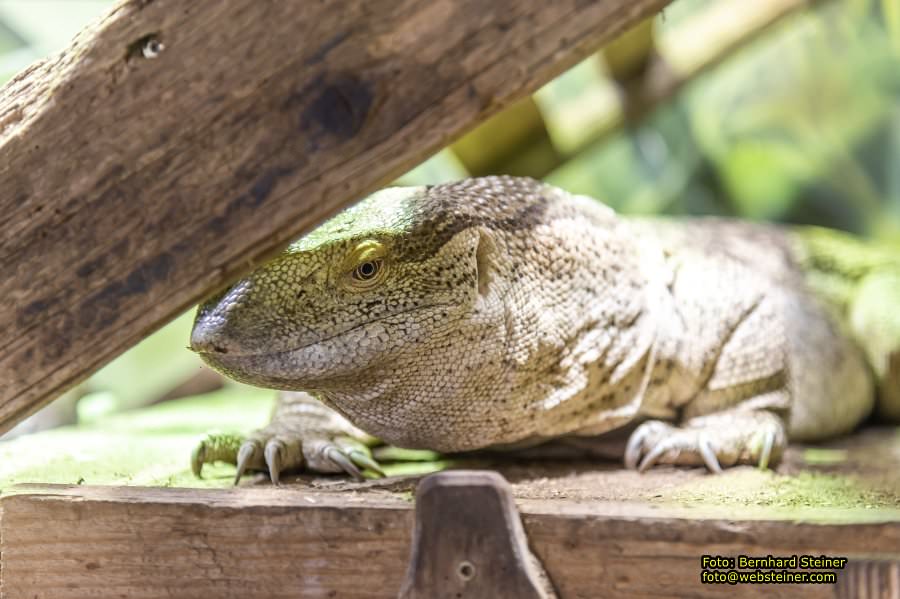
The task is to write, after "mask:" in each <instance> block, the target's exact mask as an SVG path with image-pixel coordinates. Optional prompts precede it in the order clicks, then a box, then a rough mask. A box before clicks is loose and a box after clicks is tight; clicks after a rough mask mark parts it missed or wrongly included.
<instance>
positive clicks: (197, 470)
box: [191, 433, 241, 478]
mask: <svg viewBox="0 0 900 599" xmlns="http://www.w3.org/2000/svg"><path fill="white" fill-rule="evenodd" d="M240 445H241V437H239V436H237V435H231V434H222V433H210V434H209V435H207V436H206V438H205V439H203V440H202V441H200V442H199V443H198V444H197V446H196V447H194V450H193V451H192V452H191V471H192V472H193V473H194V476H196V477H197V478H203V476H202V472H203V465H204V464H211V463H213V462H227V463H229V464H236V463H237V454H238V448H239V447H240Z"/></svg>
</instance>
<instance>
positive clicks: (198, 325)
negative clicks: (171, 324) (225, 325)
mask: <svg viewBox="0 0 900 599" xmlns="http://www.w3.org/2000/svg"><path fill="white" fill-rule="evenodd" d="M210 320H214V319H207V318H199V319H197V321H196V322H195V323H194V328H193V329H192V330H191V351H193V352H196V353H198V354H227V353H228V347H227V344H226V343H225V340H224V339H223V337H222V334H221V333H222V327H221V326H218V324H217V323H216V322H210Z"/></svg>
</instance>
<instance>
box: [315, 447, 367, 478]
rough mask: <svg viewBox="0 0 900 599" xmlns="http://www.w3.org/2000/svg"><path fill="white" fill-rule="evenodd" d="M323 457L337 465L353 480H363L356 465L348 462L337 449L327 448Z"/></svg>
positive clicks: (348, 459)
mask: <svg viewBox="0 0 900 599" xmlns="http://www.w3.org/2000/svg"><path fill="white" fill-rule="evenodd" d="M325 457H327V458H328V459H329V460H331V461H332V462H334V463H335V464H337V465H338V466H339V467H340V468H341V469H342V470H343V471H344V472H346V473H347V474H349V475H350V476H352V477H353V478H354V479H355V480H357V481H361V480H365V477H363V475H362V472H360V471H359V468H357V467H356V464H354V463H353V462H351V461H350V458H348V457H347V456H345V455H344V454H343V453H342V452H341V450H340V449H338V448H337V447H329V448H328V449H326V450H325Z"/></svg>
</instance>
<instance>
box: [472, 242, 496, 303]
mask: <svg viewBox="0 0 900 599" xmlns="http://www.w3.org/2000/svg"><path fill="white" fill-rule="evenodd" d="M496 252H497V246H496V245H494V240H493V239H491V236H490V234H489V233H487V232H486V231H479V232H478V247H476V248H475V273H476V277H477V280H478V295H480V296H482V297H484V296H486V295H487V294H488V293H489V292H490V289H491V283H492V282H493V280H494V256H495V254H496Z"/></svg>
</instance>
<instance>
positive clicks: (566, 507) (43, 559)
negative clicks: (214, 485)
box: [0, 486, 900, 599]
mask: <svg viewBox="0 0 900 599" xmlns="http://www.w3.org/2000/svg"><path fill="white" fill-rule="evenodd" d="M17 493H18V494H15V495H8V496H5V497H3V498H2V499H0V508H2V519H0V552H2V563H0V580H2V596H3V597H4V598H6V597H9V598H18V597H32V596H38V597H41V598H42V599H57V598H59V599H63V598H66V599H68V598H75V597H86V596H90V597H95V598H106V597H109V598H113V597H116V598H118V597H123V596H126V597H134V598H143V597H160V596H177V597H180V598H185V599H189V598H192V597H197V598H201V597H202V598H204V599H205V598H207V597H210V596H212V597H217V598H222V599H228V598H231V597H235V598H238V597H240V598H253V597H266V598H280V597H350V598H354V597H395V596H396V595H397V592H398V590H399V589H400V585H401V582H402V580H403V575H404V571H405V569H406V564H407V560H408V558H409V556H410V548H411V538H412V529H413V520H414V518H413V505H412V503H410V502H409V501H408V500H406V499H404V498H402V497H398V496H394V495H390V494H387V493H386V492H384V491H382V492H375V491H369V492H358V493H349V492H345V493H334V492H323V491H315V490H311V489H303V488H297V487H292V488H281V489H273V488H265V489H258V488H240V489H233V490H228V491H224V490H193V491H187V490H177V489H150V488H121V487H78V486H69V487H65V486H45V487H40V486H30V487H23V488H19V489H18V490H17ZM517 503H518V507H519V510H520V513H521V514H522V522H523V525H524V527H525V530H526V533H527V535H528V538H529V542H530V546H531V548H532V550H533V551H534V553H535V554H536V555H537V556H538V557H539V558H540V560H541V561H542V563H543V565H544V567H545V568H546V570H547V573H548V574H549V576H550V579H551V580H552V581H553V582H554V584H555V586H556V589H557V591H558V592H559V596H560V597H562V598H574V597H583V598H587V597H598V596H603V597H612V598H616V597H634V596H691V597H718V596H722V595H724V594H726V593H733V592H734V589H735V588H734V587H731V586H729V585H724V586H720V585H704V584H700V582H699V579H700V557H701V555H703V554H718V555H725V556H736V555H739V554H745V555H753V556H765V555H767V554H772V555H791V554H809V555H822V554H825V555H829V556H843V557H847V558H849V560H850V562H849V564H848V570H847V571H848V572H850V573H851V574H850V575H848V576H851V575H852V574H853V572H856V575H855V576H852V578H849V579H848V583H851V584H853V585H857V586H858V585H859V578H860V574H865V573H867V572H868V573H871V572H873V571H874V572H876V573H878V572H880V573H881V575H882V577H883V578H884V579H885V580H888V581H889V580H890V576H893V573H895V572H896V565H895V564H896V561H897V560H898V559H900V522H898V521H897V520H893V521H884V520H880V519H878V518H872V519H871V520H870V521H868V522H861V521H857V522H847V521H846V520H845V519H842V517H841V515H840V510H838V511H835V512H832V513H831V515H830V516H827V517H823V515H822V514H823V512H821V511H817V512H815V514H816V516H815V518H818V521H816V522H804V521H802V519H803V518H804V516H803V515H802V514H801V515H799V516H798V515H796V514H795V518H794V519H792V520H778V519H761V520H747V521H738V520H735V519H734V518H736V517H739V516H740V515H741V512H740V511H735V512H734V513H733V515H732V516H730V517H723V518H696V517H692V514H695V515H696V514H697V510H691V509H686V508H681V509H677V508H660V507H654V506H652V505H647V504H634V503H628V502H603V501H600V502H591V503H579V502H574V501H560V500H519V501H518V502H517ZM467 508H469V509H474V506H467ZM872 564H875V566H873V565H872ZM841 575H842V572H841V571H838V581H839V583H840V578H841ZM870 578H871V577H870ZM739 588H740V593H741V596H747V597H763V596H765V597H776V598H780V597H784V598H787V597H801V598H803V597H832V596H834V593H835V589H836V587H835V586H833V585H779V584H770V585H741V586H740V587H739Z"/></svg>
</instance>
